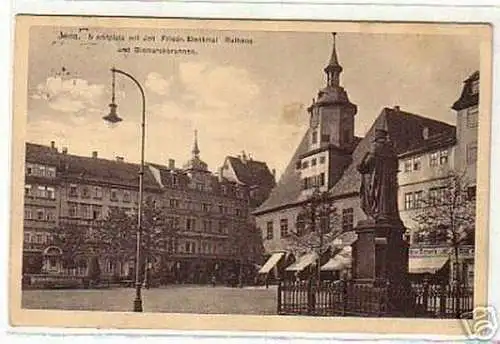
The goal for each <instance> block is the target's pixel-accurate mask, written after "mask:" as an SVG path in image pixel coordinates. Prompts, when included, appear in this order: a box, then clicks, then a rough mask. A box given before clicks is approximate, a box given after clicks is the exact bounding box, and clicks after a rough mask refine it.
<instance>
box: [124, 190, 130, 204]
mask: <svg viewBox="0 0 500 344" xmlns="http://www.w3.org/2000/svg"><path fill="white" fill-rule="evenodd" d="M130 199H131V197H130V191H124V192H123V202H126V203H129V202H130Z"/></svg>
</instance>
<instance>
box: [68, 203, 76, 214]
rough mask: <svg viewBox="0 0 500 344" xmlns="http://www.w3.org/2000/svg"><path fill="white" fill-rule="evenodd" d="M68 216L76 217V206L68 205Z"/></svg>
mask: <svg viewBox="0 0 500 344" xmlns="http://www.w3.org/2000/svg"><path fill="white" fill-rule="evenodd" d="M68 215H69V217H77V216H78V204H76V203H68Z"/></svg>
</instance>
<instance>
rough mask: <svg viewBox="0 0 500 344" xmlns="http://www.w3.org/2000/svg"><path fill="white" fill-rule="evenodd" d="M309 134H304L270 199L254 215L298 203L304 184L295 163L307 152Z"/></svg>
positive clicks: (307, 132)
mask: <svg viewBox="0 0 500 344" xmlns="http://www.w3.org/2000/svg"><path fill="white" fill-rule="evenodd" d="M308 134H309V130H307V131H306V132H305V133H304V136H303V137H302V140H301V141H300V144H299V146H298V147H297V149H296V150H295V153H294V154H293V156H292V158H291V159H290V162H289V163H288V166H287V167H286V168H285V171H284V172H283V174H282V175H281V178H280V180H279V181H278V183H277V184H276V187H275V188H274V189H273V190H272V191H271V194H270V195H269V198H268V199H267V200H266V201H265V202H264V203H262V205H261V206H260V207H258V208H257V209H256V210H255V211H254V214H258V213H263V212H266V211H268V210H272V209H275V208H278V207H280V206H284V205H287V204H291V203H294V202H297V199H298V197H299V196H300V194H301V185H302V184H301V183H300V173H299V171H297V169H296V165H295V162H296V161H297V160H298V159H299V156H300V155H302V154H304V153H305V152H306V151H307V137H308Z"/></svg>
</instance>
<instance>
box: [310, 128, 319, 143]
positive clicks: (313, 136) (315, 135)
mask: <svg viewBox="0 0 500 344" xmlns="http://www.w3.org/2000/svg"><path fill="white" fill-rule="evenodd" d="M311 143H312V144H313V145H314V144H316V143H318V132H317V131H316V130H315V131H313V132H312V133H311Z"/></svg>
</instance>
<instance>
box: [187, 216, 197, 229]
mask: <svg viewBox="0 0 500 344" xmlns="http://www.w3.org/2000/svg"><path fill="white" fill-rule="evenodd" d="M186 230H188V231H195V230H196V219H186Z"/></svg>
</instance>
